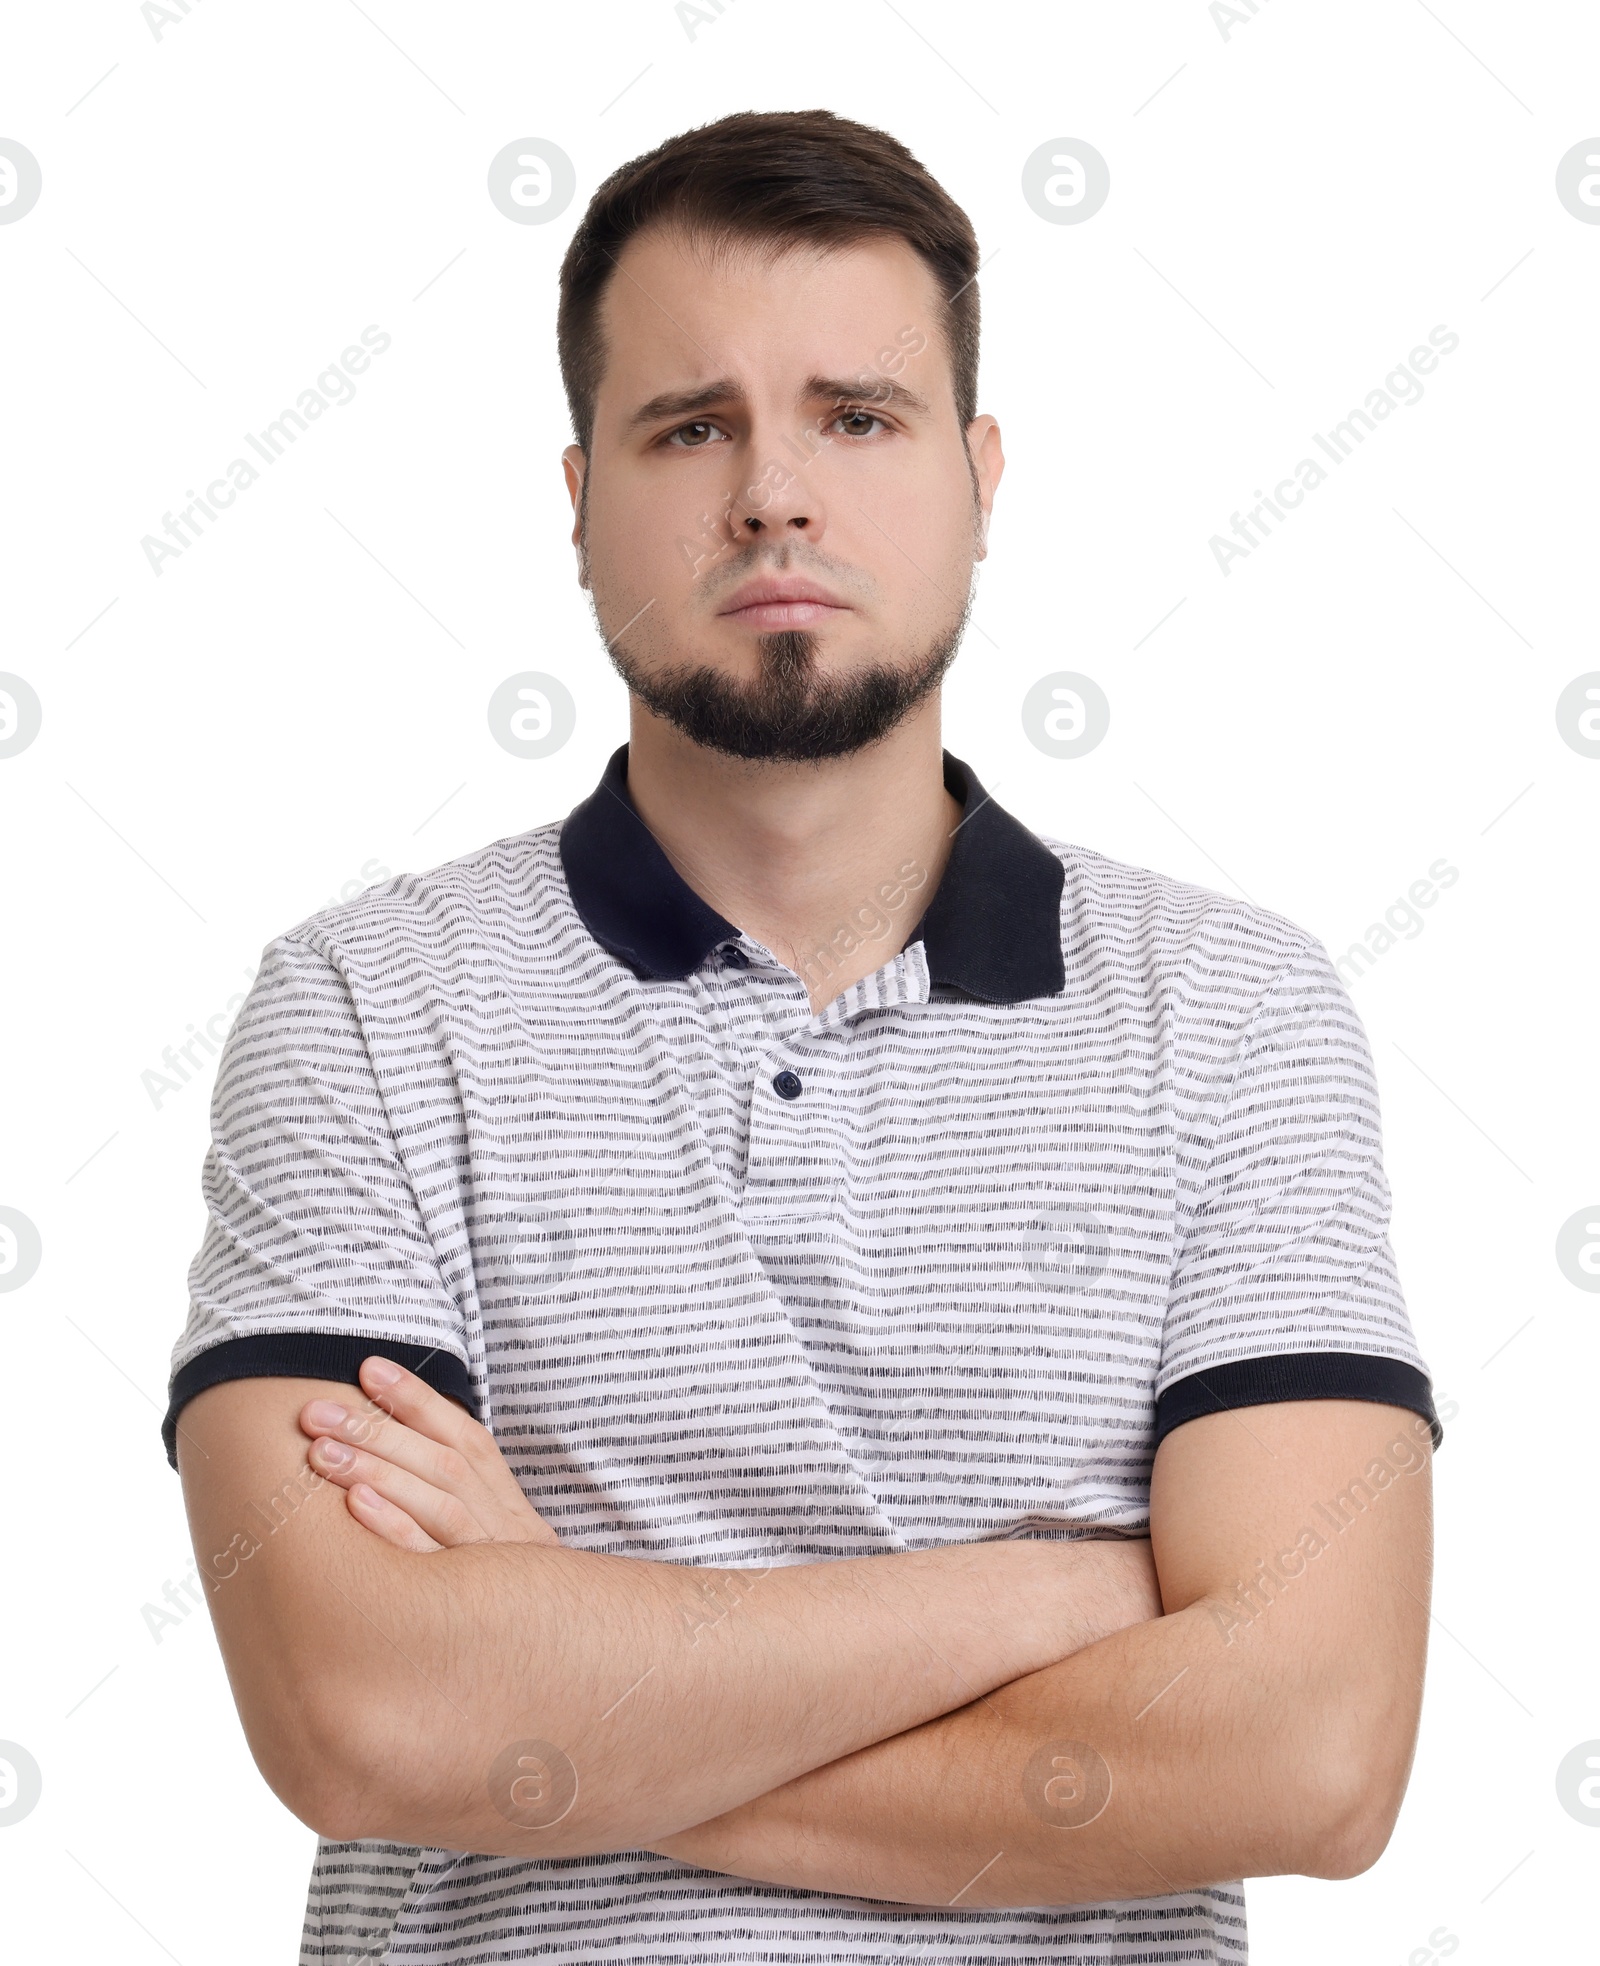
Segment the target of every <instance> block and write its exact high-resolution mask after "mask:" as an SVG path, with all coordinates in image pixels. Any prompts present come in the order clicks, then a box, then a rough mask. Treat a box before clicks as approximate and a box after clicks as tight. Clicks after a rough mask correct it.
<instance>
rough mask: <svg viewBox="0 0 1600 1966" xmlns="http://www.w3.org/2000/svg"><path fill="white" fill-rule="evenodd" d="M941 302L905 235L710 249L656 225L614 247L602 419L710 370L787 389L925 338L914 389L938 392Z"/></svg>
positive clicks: (876, 363) (855, 369)
mask: <svg viewBox="0 0 1600 1966" xmlns="http://www.w3.org/2000/svg"><path fill="white" fill-rule="evenodd" d="M943 311H944V308H943V301H942V298H941V296H940V294H939V289H938V285H937V282H936V281H935V279H934V276H933V273H932V271H931V270H930V269H929V267H928V266H926V265H925V264H924V262H923V261H922V260H921V259H920V258H919V257H918V255H917V254H916V253H915V252H914V251H913V250H912V248H911V247H910V246H908V245H907V244H906V242H905V241H904V240H903V239H901V238H899V237H898V236H894V235H887V234H885V235H880V236H877V237H873V238H869V239H864V240H860V241H857V242H855V243H853V244H851V245H848V246H838V247H831V248H827V249H822V248H819V247H816V246H813V245H809V244H796V245H787V244H786V245H783V246H782V247H781V248H776V249H775V248H773V247H771V246H767V245H766V244H765V243H763V244H761V245H753V244H744V243H735V244H733V245H731V246H719V247H717V248H715V249H713V248H712V247H711V246H710V245H709V244H706V243H704V242H697V241H695V240H693V239H691V238H689V237H688V236H687V235H686V234H685V233H683V232H682V231H679V230H676V229H672V230H668V229H665V228H651V229H648V230H646V231H644V232H640V233H636V234H635V235H634V237H633V238H632V239H630V240H629V241H628V243H627V245H626V246H625V247H624V248H623V250H622V252H621V253H620V254H619V255H618V257H617V268H616V271H615V273H614V274H613V275H612V277H611V280H610V282H609V283H608V285H607V287H606V291H605V295H604V299H603V301H602V304H601V310H600V325H601V328H602V331H603V334H604V337H605V345H606V358H605V369H604V374H603V376H602V378H601V382H600V389H599V396H598V401H597V403H596V411H597V418H598V420H599V421H601V422H602V423H606V422H612V421H613V420H615V419H620V418H621V417H623V416H625V415H626V414H627V411H628V409H629V408H630V407H632V404H633V402H634V401H635V400H636V399H639V400H642V399H643V398H644V397H647V396H649V395H651V394H652V393H654V392H655V391H657V390H659V389H662V388H665V387H668V386H671V385H675V384H682V385H691V384H693V383H695V382H697V381H704V380H707V379H709V378H710V377H712V376H720V375H729V376H736V377H738V378H739V379H740V380H741V381H742V382H744V383H745V384H746V386H747V387H748V388H750V389H751V390H752V392H754V391H757V390H760V389H761V388H762V387H763V386H765V387H767V388H771V389H774V390H781V391H783V392H785V393H792V390H793V385H794V382H795V380H796V378H798V377H800V376H802V375H808V374H819V373H820V374H825V375H855V374H857V373H859V372H860V371H861V370H862V369H879V368H881V367H882V366H883V358H884V357H885V356H886V355H892V354H893V353H895V352H896V351H903V350H904V349H905V348H906V347H907V346H908V345H911V346H916V345H918V343H919V342H920V344H921V345H922V346H923V347H924V348H925V349H926V351H927V352H926V353H925V354H923V355H921V356H920V357H919V358H918V359H917V360H916V361H915V363H914V364H912V366H913V367H914V368H915V369H916V371H917V387H918V388H919V389H920V390H921V391H922V392H923V393H924V394H925V395H929V396H930V397H933V398H934V399H935V400H937V397H938V396H939V394H940V393H943V394H945V395H948V394H949V393H950V384H949V377H948V373H947V364H946V362H945V361H944V358H943V356H942V354H939V353H936V352H935V351H938V350H942V348H943V345H944V343H943V337H942V333H941V316H942V314H943ZM897 336H898V337H899V339H898V340H897V339H896V337H897ZM913 336H915V337H916V339H915V340H913Z"/></svg>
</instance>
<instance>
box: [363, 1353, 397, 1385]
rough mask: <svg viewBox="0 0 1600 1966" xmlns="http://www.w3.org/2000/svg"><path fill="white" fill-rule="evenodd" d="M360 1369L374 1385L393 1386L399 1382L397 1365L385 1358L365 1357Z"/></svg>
mask: <svg viewBox="0 0 1600 1966" xmlns="http://www.w3.org/2000/svg"><path fill="white" fill-rule="evenodd" d="M361 1369H362V1371H363V1373H365V1375H366V1377H367V1378H369V1379H370V1380H371V1381H372V1383H373V1385H375V1386H395V1385H398V1384H399V1383H400V1368H399V1366H398V1365H391V1364H390V1363H389V1361H388V1359H386V1358H369V1359H366V1360H364V1361H363V1363H362V1367H361Z"/></svg>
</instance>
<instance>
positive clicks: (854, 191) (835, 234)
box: [556, 109, 978, 452]
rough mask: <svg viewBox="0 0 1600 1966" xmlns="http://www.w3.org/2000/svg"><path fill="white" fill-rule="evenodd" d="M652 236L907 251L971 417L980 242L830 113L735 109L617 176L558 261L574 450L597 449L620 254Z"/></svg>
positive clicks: (891, 157) (880, 140)
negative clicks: (928, 286) (930, 286)
mask: <svg viewBox="0 0 1600 1966" xmlns="http://www.w3.org/2000/svg"><path fill="white" fill-rule="evenodd" d="M650 225H681V226H682V227H684V229H685V230H686V231H688V232H689V233H690V234H691V236H693V237H695V238H696V239H703V240H706V241H708V242H710V243H712V244H713V245H731V244H735V243H738V244H749V245H767V246H770V247H771V248H772V249H773V250H775V251H781V250H782V249H783V248H784V247H785V246H787V245H791V244H811V245H816V246H822V247H834V246H846V245H852V244H854V243H855V242H856V241H858V240H861V239H865V238H867V237H869V236H871V235H872V234H874V233H892V234H896V235H898V236H899V237H900V238H902V239H903V240H905V242H906V244H907V245H908V246H910V247H911V248H912V249H913V251H914V252H916V253H917V255H918V256H919V258H920V259H921V260H922V261H923V263H924V264H925V265H926V266H927V267H928V269H929V271H930V272H931V273H932V275H933V277H934V280H935V282H936V283H937V285H938V289H939V292H940V294H941V295H942V296H943V299H944V317H945V318H944V320H943V321H942V322H941V323H940V326H941V328H942V330H943V333H944V341H945V346H946V348H947V350H948V352H949V356H950V372H951V377H952V380H953V383H954V388H955V401H956V414H957V416H958V417H959V418H960V420H961V427H962V429H963V430H965V428H966V426H967V425H968V424H969V423H970V422H971V421H972V419H973V418H974V417H975V416H976V415H977V413H978V409H977V400H978V285H977V279H978V241H977V238H976V236H975V235H974V233H973V230H972V224H971V221H970V220H969V219H968V217H967V215H966V213H965V212H964V211H962V209H961V207H960V206H959V205H958V204H956V202H955V201H954V199H953V198H951V197H950V195H949V193H948V192H946V191H945V190H944V189H943V187H942V186H941V185H940V184H938V183H937V182H936V180H935V179H934V178H933V177H932V176H931V175H930V173H929V172H928V171H926V170H925V169H924V168H923V166H922V165H921V164H919V163H918V162H917V160H916V158H915V157H913V156H912V154H911V152H910V151H909V150H907V149H906V147H905V145H904V144H903V143H899V142H897V141H896V140H895V139H894V138H893V137H892V136H889V135H887V134H886V133H885V132H884V131H882V130H875V129H873V128H871V127H870V126H869V125H868V124H865V123H854V122H851V121H850V120H849V119H848V118H847V117H844V116H836V115H834V113H833V112H832V110H829V109H792V110H772V111H756V110H742V111H740V112H739V113H738V114H737V115H733V116H724V117H722V118H721V119H720V120H719V121H718V122H715V123H705V124H702V125H701V126H700V127H699V128H698V129H693V130H685V131H684V132H683V133H682V134H681V135H680V136H675V137H669V138H668V139H667V141H666V142H665V143H663V144H660V145H658V146H657V147H656V149H654V150H651V151H647V152H646V153H645V155H644V156H642V157H635V158H634V159H633V160H632V162H631V163H627V164H623V165H621V166H619V168H618V169H616V170H614V171H613V172H612V173H611V175H610V177H608V178H607V179H606V180H605V182H604V183H603V184H601V185H600V186H599V187H598V189H597V190H596V191H595V194H594V196H593V197H592V198H591V199H590V200H589V208H588V210H587V211H586V212H585V213H584V215H583V219H582V221H581V222H580V224H579V226H578V229H577V231H576V232H575V233H574V234H573V235H572V240H571V243H570V244H569V245H568V247H567V251H566V256H565V258H564V259H563V260H562V262H561V302H560V306H559V308H558V310H557V313H556V347H557V351H558V353H559V356H560V360H561V379H562V382H563V384H564V385H565V387H566V392H567V403H568V405H569V407H570V409H571V411H572V428H573V433H574V435H575V436H576V438H577V441H578V445H579V448H580V449H582V450H583V451H585V452H587V451H588V449H589V446H590V443H591V440H592V439H593V436H594V406H595V396H596V393H597V391H598V389H599V386H600V377H601V375H602V373H603V372H604V368H605V356H606V349H605V341H604V336H603V334H602V331H601V327H600V304H601V301H602V300H603V299H604V297H605V291H606V285H607V282H608V281H609V280H610V278H611V275H612V273H613V272H614V271H615V268H616V261H617V257H618V255H619V254H620V253H621V251H622V248H623V246H624V245H626V243H627V242H628V240H629V239H631V238H632V237H633V235H634V234H635V233H636V232H640V231H642V230H643V229H644V228H645V227H646V226H650Z"/></svg>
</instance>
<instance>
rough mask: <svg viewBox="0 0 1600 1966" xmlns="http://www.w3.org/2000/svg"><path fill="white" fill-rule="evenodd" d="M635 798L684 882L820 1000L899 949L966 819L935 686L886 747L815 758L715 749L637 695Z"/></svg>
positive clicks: (631, 765) (631, 784) (631, 748)
mask: <svg viewBox="0 0 1600 1966" xmlns="http://www.w3.org/2000/svg"><path fill="white" fill-rule="evenodd" d="M628 795H629V797H630V798H631V799H632V800H633V803H634V805H635V807H636V808H637V809H638V812H639V816H640V818H641V819H643V821H644V823H645V824H646V826H648V827H649V829H650V831H651V832H652V833H653V834H654V835H655V837H656V839H657V841H659V843H660V845H661V848H662V851H663V852H664V853H665V854H666V856H667V858H668V859H669V860H670V861H671V862H672V864H673V866H674V867H675V868H676V869H677V871H678V873H679V874H680V875H681V876H682V878H683V879H684V880H685V881H686V882H687V883H688V884H689V886H690V887H692V888H693V889H694V891H695V892H696V894H698V895H699V896H700V898H701V899H702V900H703V901H706V902H709V903H710V905H711V906H712V907H713V908H715V909H716V911H717V913H718V914H719V915H722V916H724V917H726V919H727V920H728V921H730V922H733V923H734V924H736V926H737V927H739V928H740V929H742V930H743V931H744V933H745V934H746V935H748V936H750V937H752V939H753V940H755V941H757V942H759V943H761V944H762V945H763V946H764V947H766V948H768V949H770V950H771V951H772V953H773V954H774V955H775V956H776V957H777V958H778V960H779V961H780V962H782V963H786V964H787V965H788V966H789V968H791V969H792V970H794V972H795V973H796V975H798V976H799V977H801V978H802V979H803V981H804V982H805V984H806V986H807V989H808V991H809V993H810V998H811V1004H812V1007H813V1009H820V1008H821V1007H822V1005H823V1004H825V1003H828V1002H830V1001H831V1000H832V999H833V998H834V997H835V996H837V995H838V994H839V992H840V991H841V990H844V989H848V988H849V986H850V985H851V984H852V983H856V982H859V981H860V979H861V978H862V977H863V976H870V975H871V973H872V972H873V970H875V969H878V968H880V967H881V966H882V964H884V963H885V962H887V961H888V959H889V958H890V956H892V955H894V954H895V953H896V952H897V951H898V950H900V949H902V948H904V946H905V943H906V938H907V937H908V936H909V934H910V933H911V931H912V929H914V928H915V927H916V925H917V923H918V921H919V920H920V919H921V917H922V913H923V910H924V909H925V908H926V907H927V905H928V903H929V902H930V901H931V900H932V899H933V894H934V890H935V889H936V888H937V886H938V884H939V880H940V877H941V876H942V875H943V873H944V868H945V862H946V861H947V860H948V858H949V856H950V836H951V833H952V831H953V829H954V828H955V827H956V826H957V825H958V824H959V823H960V819H961V808H960V806H959V805H958V804H957V802H956V801H955V800H954V799H953V798H952V797H951V796H950V794H949V793H948V792H947V791H946V790H945V786H944V767H943V758H942V752H941V748H940V733H939V699H938V696H937V694H935V695H934V696H932V697H930V698H928V700H927V701H926V702H925V703H923V704H922V705H921V706H919V708H918V709H917V710H916V711H915V712H914V713H913V714H912V715H911V716H910V717H908V718H907V719H906V720H905V722H904V723H902V724H900V725H898V726H897V727H896V728H895V729H894V730H893V731H891V732H890V734H889V735H888V737H886V738H884V739H883V740H882V742H881V743H878V744H872V745H868V746H867V747H866V749H864V750H862V751H857V752H854V753H852V754H851V755H850V756H849V757H844V758H828V759H824V760H822V761H821V762H820V763H816V764H774V763H768V762H766V761H764V760H752V759H745V758H730V757H725V756H723V755H722V754H721V753H719V752H713V751H707V750H706V749H704V748H703V747H702V746H700V745H698V744H694V743H691V742H690V740H689V739H688V738H686V737H685V736H683V734H682V733H681V732H680V731H677V730H675V729H674V728H673V727H672V725H670V724H668V723H667V722H665V721H664V719H662V718H660V717H656V716H653V715H652V714H651V713H650V712H649V711H647V710H645V709H644V708H643V707H642V706H641V705H640V704H639V703H638V701H637V700H635V701H634V703H633V705H632V722H631V726H630V731H629V740H628Z"/></svg>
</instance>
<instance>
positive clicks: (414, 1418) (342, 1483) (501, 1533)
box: [300, 1357, 559, 1555]
mask: <svg viewBox="0 0 1600 1966" xmlns="http://www.w3.org/2000/svg"><path fill="white" fill-rule="evenodd" d="M361 1387H362V1390H363V1391H364V1392H365V1393H366V1394H367V1397H368V1400H369V1401H370V1404H365V1403H357V1402H355V1401H352V1404H351V1405H350V1406H341V1405H339V1404H338V1403H337V1402H336V1401H334V1400H330V1399H314V1400H310V1401H309V1402H308V1403H307V1404H306V1405H305V1406H303V1407H302V1408H301V1409H300V1428H301V1431H302V1432H303V1433H307V1434H310V1435H311V1436H312V1444H311V1446H310V1448H308V1449H307V1452H306V1459H307V1460H308V1461H309V1463H310V1464H311V1466H312V1468H313V1469H314V1470H315V1471H316V1472H317V1473H318V1474H319V1475H321V1476H323V1477H324V1479H325V1480H328V1481H331V1482H334V1483H335V1484H336V1485H337V1486H338V1487H340V1488H342V1489H344V1491H345V1505H346V1507H347V1508H348V1509H349V1511H350V1513H351V1515H353V1516H354V1517H355V1519H356V1521H357V1522H359V1523H360V1524H361V1525H362V1527H363V1528H366V1529H370V1530H371V1531H372V1532H373V1534H374V1535H375V1536H381V1537H382V1538H383V1540H384V1541H385V1542H386V1543H393V1544H394V1546H395V1547H396V1548H397V1549H402V1550H413V1551H415V1552H416V1553H417V1554H419V1555H421V1554H423V1553H425V1552H427V1551H430V1550H438V1549H454V1548H456V1547H458V1546H459V1545H460V1544H462V1543H558V1542H559V1538H558V1537H557V1536H556V1533H555V1531H554V1530H553V1529H552V1528H551V1527H550V1525H549V1524H548V1523H547V1522H546V1521H545V1520H544V1518H543V1517H542V1516H540V1515H539V1514H538V1513H537V1511H536V1510H535V1509H534V1507H533V1504H532V1503H531V1502H530V1501H529V1500H528V1498H527V1496H526V1495H524V1494H523V1492H522V1489H521V1487H520V1485H519V1484H518V1482H517V1478H516V1476H515V1475H514V1474H513V1473H512V1472H511V1470H510V1469H509V1468H508V1467H507V1466H506V1464H505V1461H504V1459H503V1458H502V1457H501V1453H500V1449H499V1448H498V1447H497V1446H496V1445H495V1440H494V1436H493V1434H491V1433H490V1432H489V1431H488V1429H487V1428H486V1427H480V1426H479V1424H478V1422H477V1421H476V1420H474V1419H473V1418H472V1417H471V1416H470V1415H469V1414H468V1413H467V1412H466V1411H465V1410H464V1409H463V1408H462V1407H460V1406H458V1405H457V1404H456V1402H455V1401H454V1400H453V1399H446V1398H445V1396H444V1394H443V1393H437V1392H435V1391H434V1389H433V1388H432V1387H431V1386H430V1385H428V1384H427V1383H426V1382H425V1381H424V1380H422V1379H419V1378H418V1377H417V1376H416V1374H415V1373H414V1372H407V1371H406V1370H405V1368H404V1367H403V1366H399V1365H396V1364H395V1363H394V1362H393V1360H392V1359H385V1358H378V1357H372V1358H365V1359H363V1360H362V1361H361Z"/></svg>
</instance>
